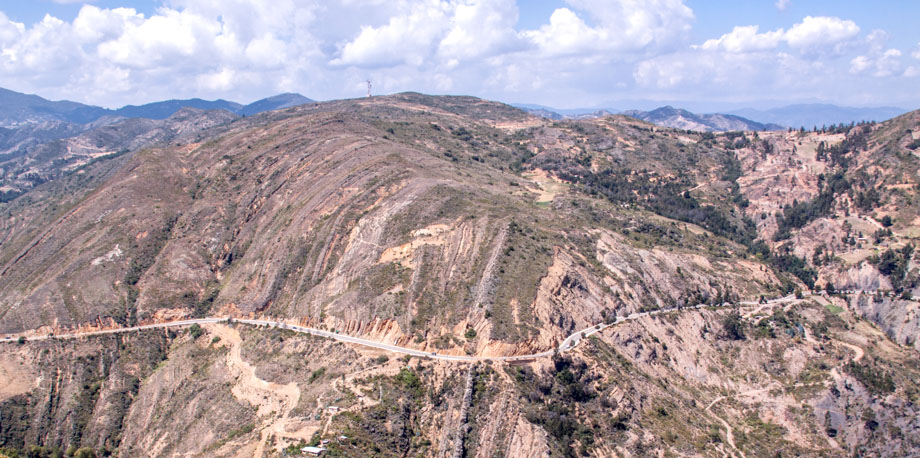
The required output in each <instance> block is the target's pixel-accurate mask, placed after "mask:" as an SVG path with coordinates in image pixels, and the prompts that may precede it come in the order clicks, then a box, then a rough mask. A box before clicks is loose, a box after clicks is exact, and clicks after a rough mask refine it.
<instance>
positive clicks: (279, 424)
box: [207, 324, 316, 458]
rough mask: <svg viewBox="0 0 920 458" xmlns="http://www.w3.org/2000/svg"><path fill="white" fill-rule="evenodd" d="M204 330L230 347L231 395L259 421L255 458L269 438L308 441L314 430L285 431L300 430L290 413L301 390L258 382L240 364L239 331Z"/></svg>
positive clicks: (249, 367)
mask: <svg viewBox="0 0 920 458" xmlns="http://www.w3.org/2000/svg"><path fill="white" fill-rule="evenodd" d="M207 329H208V330H209V331H210V332H211V333H212V334H214V335H215V336H217V337H220V343H219V345H226V346H228V347H229V351H228V352H227V368H228V369H229V370H230V373H231V374H232V375H233V377H234V378H235V379H236V385H234V386H233V388H232V389H231V392H232V393H233V395H234V396H235V397H236V398H237V399H239V400H241V401H246V402H248V403H249V404H251V405H253V406H254V407H256V415H257V416H258V417H259V418H261V419H262V425H261V439H260V440H259V445H258V446H257V447H256V450H255V453H254V454H253V457H254V458H261V457H262V456H263V455H264V453H265V444H266V443H267V442H268V440H269V439H270V438H271V437H272V436H282V437H288V438H293V439H303V440H310V437H311V436H312V434H313V432H314V431H315V430H316V427H310V426H306V427H301V428H299V429H297V430H295V431H288V426H299V425H296V424H295V423H300V421H299V420H294V419H292V418H290V413H291V410H293V409H294V407H296V406H297V403H298V401H300V388H298V387H297V384H296V383H294V382H291V383H288V384H285V385H281V384H278V383H273V382H268V381H265V380H262V379H260V378H259V377H258V376H257V375H256V371H255V368H254V367H253V366H252V365H251V364H249V363H248V362H246V361H245V360H243V357H242V338H241V337H240V333H239V331H237V330H236V329H234V328H231V327H229V326H226V325H222V324H211V325H207Z"/></svg>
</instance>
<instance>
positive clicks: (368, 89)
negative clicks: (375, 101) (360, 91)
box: [367, 80, 371, 97]
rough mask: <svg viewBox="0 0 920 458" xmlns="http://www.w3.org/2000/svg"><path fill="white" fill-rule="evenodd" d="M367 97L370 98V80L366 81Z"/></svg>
mask: <svg viewBox="0 0 920 458" xmlns="http://www.w3.org/2000/svg"><path fill="white" fill-rule="evenodd" d="M367 96H368V97H370V96H371V80H367Z"/></svg>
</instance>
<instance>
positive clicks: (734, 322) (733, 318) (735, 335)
mask: <svg viewBox="0 0 920 458" xmlns="http://www.w3.org/2000/svg"><path fill="white" fill-rule="evenodd" d="M722 331H723V332H724V333H725V337H726V338H728V339H731V340H744V338H745V336H744V321H743V320H742V319H741V314H740V313H738V311H737V310H734V311H732V312H731V313H729V314H728V315H726V316H725V318H723V319H722Z"/></svg>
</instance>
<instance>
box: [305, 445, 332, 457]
mask: <svg viewBox="0 0 920 458" xmlns="http://www.w3.org/2000/svg"><path fill="white" fill-rule="evenodd" d="M300 451H301V452H304V453H306V454H308V455H313V456H322V454H323V452H325V451H326V448H325V447H312V446H309V445H308V446H306V447H304V448H302V449H300Z"/></svg>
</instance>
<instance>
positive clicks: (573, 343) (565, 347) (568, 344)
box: [3, 295, 795, 362]
mask: <svg viewBox="0 0 920 458" xmlns="http://www.w3.org/2000/svg"><path fill="white" fill-rule="evenodd" d="M794 300H795V296H792V295H790V296H785V297H781V298H777V299H771V300H769V301H766V303H768V304H777V303H786V302H792V301H794ZM759 304H760V302H754V301H745V302H739V303H738V305H740V306H751V305H759ZM730 305H731V304H727V303H726V304H721V305H717V306H712V305H703V304H700V305H695V306H689V307H671V308H666V309H659V310H653V311H649V312H637V313H632V314H630V315H626V316H620V317H617V319H616V321H614V322H612V323H601V324H597V325H594V326H591V327H588V328H585V329H582V330H580V331H576V332H574V333H572V334H571V335H569V336H568V337H566V338H565V339H563V341H562V342H561V343H560V344H559V346H558V347H556V348H555V349H553V350H547V351H544V352H540V353H533V354H529V355H513V356H466V355H449V354H440V353H437V352H428V351H423V350H418V349H414V348H407V347H400V346H396V345H391V344H387V343H383V342H377V341H374V340H368V339H362V338H360V337H353V336H349V335H345V334H339V333H338V332H334V331H326V330H323V329H317V328H310V327H306V326H296V325H292V324H288V323H285V322H283V321H270V320H247V319H236V318H234V319H232V321H233V322H234V323H243V324H248V325H252V326H268V327H273V328H279V329H289V330H291V331H294V332H299V333H302V334H310V335H314V336H318V337H325V338H329V339H334V340H337V341H339V342H344V343H350V344H355V345H362V346H365V347H370V348H376V349H379V350H385V351H389V352H393V353H400V354H404V355H412V356H417V357H420V358H430V359H440V360H444V361H460V362H477V361H526V360H531V359H537V358H546V357H549V356H552V355H553V354H554V353H557V352H559V353H562V352H566V351H569V350H572V349H573V348H575V347H577V346H578V344H580V343H581V341H582V340H584V339H586V338H588V337H590V336H592V335H594V334H596V333H598V332H600V331H603V330H604V329H607V328H609V327H611V326H616V325H618V324H620V323H624V322H627V321H633V320H638V319H641V318H645V317H648V316H653V315H660V314H663V313H670V312H676V311H683V310H698V309H701V308H707V307H728V306H730ZM230 321H231V319H230V318H226V317H223V318H217V317H210V318H196V319H190V320H179V321H170V322H166V323H156V324H147V325H143V326H132V327H128V328H116V329H106V330H102V331H87V332H77V333H68V334H58V335H45V336H31V337H27V338H26V340H27V341H35V340H46V339H74V338H78V337H87V336H97V335H104V334H119V333H126V332H133V331H141V330H146V329H163V328H172V327H181V326H191V325H193V324H209V323H228V322H230ZM13 340H15V339H14V338H12V337H6V338H4V339H3V341H7V342H9V341H13Z"/></svg>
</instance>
